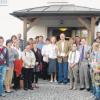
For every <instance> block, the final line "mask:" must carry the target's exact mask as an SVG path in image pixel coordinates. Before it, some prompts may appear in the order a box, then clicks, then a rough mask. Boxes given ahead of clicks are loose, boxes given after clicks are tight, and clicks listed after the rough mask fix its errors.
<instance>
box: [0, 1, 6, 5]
mask: <svg viewBox="0 0 100 100" xmlns="http://www.w3.org/2000/svg"><path fill="white" fill-rule="evenodd" d="M7 4H8V2H7V0H0V6H6V5H7Z"/></svg>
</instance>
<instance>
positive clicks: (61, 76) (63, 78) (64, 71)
mask: <svg viewBox="0 0 100 100" xmlns="http://www.w3.org/2000/svg"><path fill="white" fill-rule="evenodd" d="M58 82H59V83H62V82H63V83H67V82H68V63H67V62H66V63H65V62H63V63H58Z"/></svg>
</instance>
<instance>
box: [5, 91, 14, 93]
mask: <svg viewBox="0 0 100 100" xmlns="http://www.w3.org/2000/svg"><path fill="white" fill-rule="evenodd" d="M13 92H14V91H9V92H8V91H5V93H13Z"/></svg>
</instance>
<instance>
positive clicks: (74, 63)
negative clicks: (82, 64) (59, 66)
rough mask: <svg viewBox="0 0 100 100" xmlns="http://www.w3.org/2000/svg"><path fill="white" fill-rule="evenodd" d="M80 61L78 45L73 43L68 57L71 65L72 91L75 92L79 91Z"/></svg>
mask: <svg viewBox="0 0 100 100" xmlns="http://www.w3.org/2000/svg"><path fill="white" fill-rule="evenodd" d="M79 59H80V52H79V51H78V50H77V46H76V44H75V43H73V45H72V49H71V51H70V52H69V56H68V64H69V76H70V89H74V90H76V89H77V79H78V70H79V68H78V63H79ZM73 79H74V81H73Z"/></svg>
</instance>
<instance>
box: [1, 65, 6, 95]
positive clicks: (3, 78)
mask: <svg viewBox="0 0 100 100" xmlns="http://www.w3.org/2000/svg"><path fill="white" fill-rule="evenodd" d="M5 76H6V65H0V95H2V94H3V93H4V87H3V85H4V80H5Z"/></svg>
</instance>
